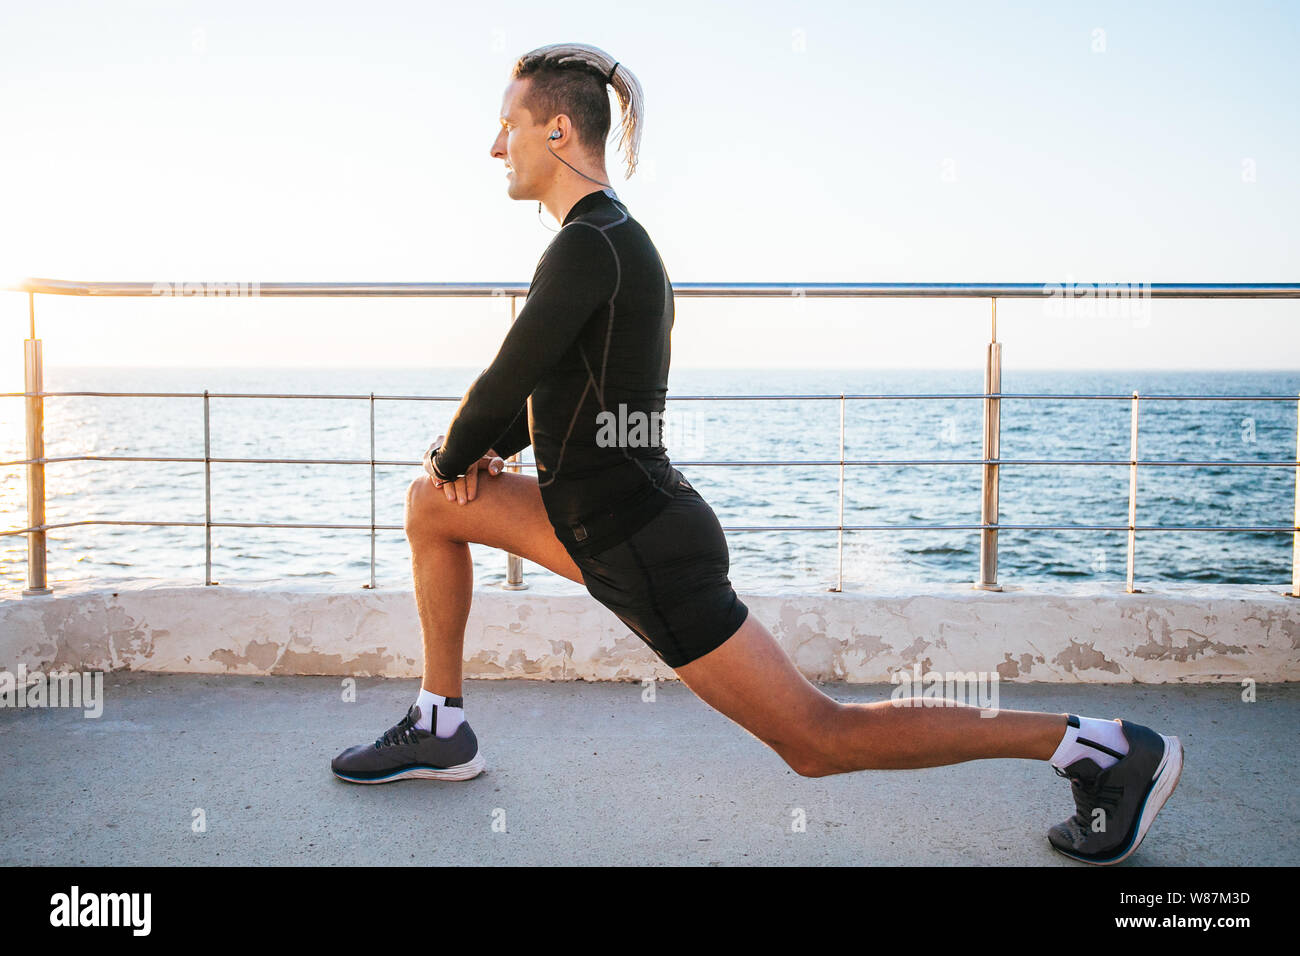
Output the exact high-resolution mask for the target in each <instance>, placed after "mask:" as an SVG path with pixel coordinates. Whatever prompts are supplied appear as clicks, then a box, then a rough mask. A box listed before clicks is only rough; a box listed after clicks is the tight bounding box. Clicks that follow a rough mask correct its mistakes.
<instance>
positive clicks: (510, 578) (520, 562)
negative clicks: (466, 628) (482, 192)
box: [502, 295, 528, 591]
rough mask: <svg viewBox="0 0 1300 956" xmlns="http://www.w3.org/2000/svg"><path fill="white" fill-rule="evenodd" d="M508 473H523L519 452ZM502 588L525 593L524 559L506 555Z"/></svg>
mask: <svg viewBox="0 0 1300 956" xmlns="http://www.w3.org/2000/svg"><path fill="white" fill-rule="evenodd" d="M518 304H519V300H518V299H517V298H516V297H515V296H513V295H512V296H510V324H511V325H513V324H514V321H515V308H516V306H517V305H518ZM506 467H507V469H508V470H509V471H512V472H514V473H515V474H518V473H519V472H521V471H523V468H522V466H520V464H519V452H515V453H514V454H513V455H511V456H510V462H509V464H507V466H506ZM502 587H503V588H504V589H505V590H507V591H526V590H527V589H528V585H527V584H525V583H524V559H523V558H521V557H520V556H519V555H517V554H510V553H508V552H507V553H506V583H505V584H503V585H502Z"/></svg>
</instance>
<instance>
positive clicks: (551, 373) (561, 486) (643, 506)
mask: <svg viewBox="0 0 1300 956" xmlns="http://www.w3.org/2000/svg"><path fill="white" fill-rule="evenodd" d="M672 327H673V291H672V284H671V282H670V281H669V279H668V274H667V271H666V270H665V268H664V264H663V261H662V260H661V259H660V258H659V253H658V251H657V250H656V249H655V247H654V244H653V243H652V242H651V241H650V237H649V235H647V234H646V231H645V229H644V228H642V226H641V224H640V223H638V222H637V221H636V220H635V219H633V218H632V217H631V216H630V215H629V214H628V211H627V207H626V206H624V205H623V202H622V200H620V199H619V198H618V197H617V196H616V195H615V194H614V191H613V190H612V189H599V190H597V191H595V192H591V193H588V194H587V195H585V196H583V197H582V198H581V199H579V200H578V201H577V202H576V203H575V204H574V205H573V208H571V209H570V210H569V212H568V214H567V215H566V216H565V217H564V223H563V224H562V226H561V228H560V231H559V232H558V233H557V234H556V236H555V238H554V239H552V240H551V243H550V245H549V246H547V247H546V251H545V253H543V255H542V258H541V261H540V262H538V264H537V270H536V272H535V273H534V274H533V281H532V283H531V284H530V285H529V287H528V300H527V302H526V303H525V305H524V307H523V308H522V309H521V310H520V311H519V314H518V316H516V318H515V321H514V323H513V324H512V325H511V327H510V331H509V332H508V333H507V335H506V337H505V340H504V341H503V342H502V344H501V348H500V350H499V351H498V352H497V354H496V357H495V358H494V359H493V360H492V364H491V365H489V366H488V367H487V368H486V369H484V370H483V373H482V374H481V375H479V377H478V378H477V379H475V380H474V383H473V384H472V385H471V386H470V388H469V390H468V391H467V392H466V393H465V395H464V397H463V398H462V399H461V401H460V405H459V406H458V407H457V409H456V413H455V415H454V417H453V418H452V420H451V424H450V425H449V426H448V427H447V430H446V438H445V440H444V441H443V444H442V447H441V448H440V449H439V450H438V451H437V453H436V454H435V455H434V456H433V469H434V472H435V473H436V474H437V475H438V477H439V478H442V479H443V480H452V479H453V478H457V477H461V476H463V475H464V474H465V471H466V469H468V468H469V466H470V465H471V464H472V463H473V462H475V461H477V460H478V459H479V458H481V457H482V456H483V455H484V454H485V453H486V452H487V451H488V449H489V448H491V449H493V450H494V451H496V452H497V454H499V455H501V456H502V457H503V458H504V457H509V456H510V455H513V454H514V453H515V452H517V451H519V450H521V449H523V448H525V447H527V446H528V444H529V443H530V441H531V444H532V445H533V453H534V456H535V458H536V461H537V480H538V485H539V487H540V489H541V494H542V503H543V505H544V506H545V508H546V514H547V517H548V518H549V519H550V522H551V525H552V526H553V527H554V528H555V533H556V535H557V537H559V539H560V541H561V542H562V543H563V544H564V546H565V548H566V549H567V550H568V551H569V553H570V554H571V555H574V556H577V555H581V554H594V553H596V552H598V551H602V550H604V549H605V548H607V547H610V546H611V545H614V544H617V543H618V542H620V541H622V540H624V539H625V538H627V537H628V536H630V535H632V534H633V533H635V532H636V531H637V530H639V529H640V528H641V527H642V526H644V525H645V524H646V523H647V522H649V521H650V519H651V518H653V517H654V516H655V515H657V514H658V513H659V512H660V511H661V510H662V509H663V508H664V506H666V505H667V504H668V502H669V501H670V500H672V489H671V488H669V487H668V480H669V477H670V476H671V474H672V466H671V464H670V462H669V460H668V452H667V449H666V448H664V446H663V441H662V437H663V436H662V430H661V429H662V417H661V416H662V415H663V412H664V403H665V398H666V396H667V393H668V365H669V357H670V333H671V332H672Z"/></svg>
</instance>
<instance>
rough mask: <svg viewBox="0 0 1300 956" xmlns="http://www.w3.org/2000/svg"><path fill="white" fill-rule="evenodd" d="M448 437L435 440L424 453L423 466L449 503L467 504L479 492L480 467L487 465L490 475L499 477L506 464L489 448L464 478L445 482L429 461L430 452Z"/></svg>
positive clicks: (443, 436) (472, 465)
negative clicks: (435, 472)
mask: <svg viewBox="0 0 1300 956" xmlns="http://www.w3.org/2000/svg"><path fill="white" fill-rule="evenodd" d="M446 437H447V436H446V435H439V436H438V437H437V438H436V439H434V441H433V444H431V445H430V446H429V447H428V448H427V449H426V450H425V452H424V461H423V462H422V464H423V465H424V471H425V473H426V474H427V475H428V476H429V480H430V481H432V482H433V486H434V487H435V488H441V489H443V492H444V493H445V494H446V495H447V500H448V501H459V502H460V503H461V504H465V503H467V502H470V501H473V500H474V495H475V494H476V493H477V492H478V469H479V466H480V465H486V467H487V472H488V474H489V475H499V474H501V471H502V469H504V468H505V466H506V463H505V460H504V459H502V458H501V456H500V455H498V454H497V453H496V452H495V451H493V450H492V449H490V448H489V449H488V451H487V454H485V455H484V456H483V457H482V458H480V459H479V460H478V461H475V462H473V463H471V464H470V466H469V468H468V469H466V471H465V477H464V478H455V479H453V480H451V481H443V480H442V479H441V478H439V477H438V476H437V475H435V474H434V473H433V463H432V462H431V461H430V460H429V452H430V451H431V450H433V449H434V448H436V447H437V446H438V445H440V444H442V442H443V439H445V438H446Z"/></svg>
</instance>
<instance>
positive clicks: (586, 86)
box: [510, 43, 644, 178]
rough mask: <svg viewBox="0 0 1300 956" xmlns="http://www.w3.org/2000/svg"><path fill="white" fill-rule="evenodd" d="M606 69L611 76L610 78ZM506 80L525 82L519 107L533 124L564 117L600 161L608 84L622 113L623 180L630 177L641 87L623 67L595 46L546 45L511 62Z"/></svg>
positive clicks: (636, 142)
mask: <svg viewBox="0 0 1300 956" xmlns="http://www.w3.org/2000/svg"><path fill="white" fill-rule="evenodd" d="M611 70H613V71H614V76H613V78H612V79H611V78H610V71H611ZM510 77H511V79H523V78H525V77H526V78H528V79H529V81H530V82H529V84H528V89H527V92H526V93H525V94H524V97H523V99H522V101H521V102H522V104H523V106H524V107H525V108H526V109H527V110H528V112H529V113H530V114H532V117H533V120H534V121H535V122H539V123H540V122H545V121H546V120H548V119H550V118H551V117H553V116H558V115H559V114H561V113H564V114H566V115H567V116H568V117H569V118H570V119H572V120H573V125H574V128H575V129H576V130H577V135H578V142H579V143H581V144H582V145H583V146H584V147H586V148H587V149H588V150H589V151H590V152H592V153H594V154H596V155H598V156H599V157H600V158H601V159H602V160H603V159H604V158H605V141H606V140H607V139H608V137H609V124H610V114H609V93H607V92H606V90H605V86H606V84H612V85H613V87H614V93H615V95H616V96H618V103H619V109H620V110H621V111H622V118H621V120H620V121H619V127H618V128H619V130H620V131H621V135H620V137H619V140H618V148H619V149H620V150H621V151H622V152H623V156H624V160H625V162H626V164H627V176H631V175H632V173H633V172H635V170H636V163H637V152H638V151H639V150H640V148H641V126H642V122H643V121H642V112H643V110H644V102H643V99H642V95H641V84H640V83H639V82H637V78H636V76H635V75H634V74H633V73H632V71H631V70H629V69H628V68H627V67H626V66H624V65H623V64H622V63H620V62H618V61H616V60H614V58H613V57H611V56H610V55H609V54H608V53H606V52H605V51H604V50H601V49H600V48H598V47H594V46H588V45H587V44H585V43H552V44H550V45H549V46H542V47H538V48H537V49H536V50H531V51H529V52H528V53H525V54H524V55H523V56H521V57H520V58H519V59H518V60H516V61H515V65H514V67H513V68H512V69H511V71H510ZM627 176H625V177H624V178H627Z"/></svg>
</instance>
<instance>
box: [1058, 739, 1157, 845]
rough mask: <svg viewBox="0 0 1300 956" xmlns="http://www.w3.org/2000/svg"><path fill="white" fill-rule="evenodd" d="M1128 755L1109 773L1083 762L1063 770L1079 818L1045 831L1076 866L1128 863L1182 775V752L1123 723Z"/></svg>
mask: <svg viewBox="0 0 1300 956" xmlns="http://www.w3.org/2000/svg"><path fill="white" fill-rule="evenodd" d="M1119 723H1120V727H1121V728H1122V729H1123V732H1124V737H1125V738H1126V739H1127V740H1128V753H1127V754H1125V755H1124V756H1123V757H1121V758H1120V760H1119V762H1118V763H1115V764H1112V765H1111V766H1109V767H1107V768H1106V769H1105V770H1102V769H1101V768H1100V767H1098V766H1097V764H1096V762H1094V761H1093V760H1091V759H1089V758H1088V757H1083V758H1081V759H1079V760H1076V761H1075V762H1074V763H1072V764H1070V765H1069V766H1068V767H1066V768H1065V770H1064V771H1062V770H1060V769H1058V768H1056V767H1053V768H1052V769H1053V770H1055V771H1056V772H1057V773H1058V774H1060V775H1061V776H1062V777H1068V778H1069V780H1070V789H1071V790H1072V791H1073V792H1074V805H1075V809H1076V812H1075V814H1074V816H1072V817H1070V819H1068V820H1066V821H1064V822H1062V823H1058V824H1057V825H1056V826H1054V827H1052V828H1051V829H1050V830H1048V831H1047V839H1048V842H1050V843H1051V844H1052V846H1053V847H1055V848H1056V849H1057V850H1059V851H1060V852H1061V853H1063V854H1065V855H1066V856H1068V857H1070V859H1072V860H1080V861H1082V862H1084V863H1096V864H1102V865H1105V864H1111V863H1118V862H1120V861H1121V860H1125V859H1127V858H1128V857H1129V856H1130V855H1131V854H1132V853H1133V851H1134V850H1136V849H1137V848H1138V844H1139V843H1141V842H1142V838H1143V837H1144V836H1146V834H1147V830H1148V829H1150V827H1151V822H1152V821H1153V820H1154V819H1155V817H1156V814H1157V813H1159V812H1160V808H1161V807H1163V806H1164V805H1165V801H1166V800H1168V799H1169V795H1170V794H1171V793H1173V792H1174V788H1175V787H1176V786H1178V778H1179V776H1181V775H1182V772H1183V747H1182V743H1181V742H1180V741H1179V739H1178V738H1177V737H1166V736H1165V735H1164V734H1158V733H1156V732H1155V731H1154V730H1152V729H1151V728H1149V727H1143V726H1142V725H1141V724H1132V723H1129V722H1128V721H1127V720H1121V721H1120V722H1119Z"/></svg>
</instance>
